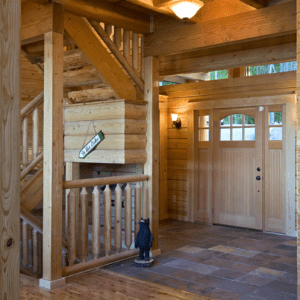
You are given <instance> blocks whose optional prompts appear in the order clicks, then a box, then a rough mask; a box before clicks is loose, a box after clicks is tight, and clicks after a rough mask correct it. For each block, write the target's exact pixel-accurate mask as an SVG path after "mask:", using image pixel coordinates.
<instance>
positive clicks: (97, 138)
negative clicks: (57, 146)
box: [78, 131, 104, 159]
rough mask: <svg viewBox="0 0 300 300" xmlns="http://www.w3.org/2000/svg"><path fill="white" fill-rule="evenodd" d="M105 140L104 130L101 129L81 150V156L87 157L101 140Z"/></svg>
mask: <svg viewBox="0 0 300 300" xmlns="http://www.w3.org/2000/svg"><path fill="white" fill-rule="evenodd" d="M103 140H104V135H103V132H102V131H99V132H98V133H97V134H96V135H95V136H94V137H93V138H92V139H91V140H90V141H89V142H88V143H87V144H86V145H85V146H84V147H83V148H82V149H81V150H80V152H79V156H78V157H79V158H82V159H83V158H85V157H87V155H89V154H90V153H91V152H92V151H93V150H94V149H95V148H96V147H97V145H99V143H100V142H101V141H103Z"/></svg>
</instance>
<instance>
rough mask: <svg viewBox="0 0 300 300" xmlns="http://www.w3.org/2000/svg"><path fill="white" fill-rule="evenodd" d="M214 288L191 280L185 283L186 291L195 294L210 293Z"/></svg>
mask: <svg viewBox="0 0 300 300" xmlns="http://www.w3.org/2000/svg"><path fill="white" fill-rule="evenodd" d="M213 290H215V288H214V287H209V286H206V285H204V284H201V283H194V282H191V283H189V284H188V285H187V288H186V291H187V292H190V293H193V294H197V295H205V294H207V293H210V292H211V291H213Z"/></svg>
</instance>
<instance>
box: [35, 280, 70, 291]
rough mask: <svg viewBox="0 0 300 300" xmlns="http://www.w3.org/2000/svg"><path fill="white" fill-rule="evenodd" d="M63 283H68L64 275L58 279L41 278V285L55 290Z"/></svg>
mask: <svg viewBox="0 0 300 300" xmlns="http://www.w3.org/2000/svg"><path fill="white" fill-rule="evenodd" d="M63 285H66V279H65V278H64V277H63V278H60V279H57V280H51V281H49V280H45V279H43V278H41V279H40V280H39V286H40V287H42V288H44V289H47V290H53V289H55V288H58V287H60V286H63Z"/></svg>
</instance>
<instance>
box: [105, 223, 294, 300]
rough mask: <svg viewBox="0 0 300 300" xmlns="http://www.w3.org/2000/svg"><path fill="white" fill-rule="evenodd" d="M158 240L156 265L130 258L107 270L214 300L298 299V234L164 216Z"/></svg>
mask: <svg viewBox="0 0 300 300" xmlns="http://www.w3.org/2000/svg"><path fill="white" fill-rule="evenodd" d="M159 238H160V242H159V243H160V249H161V250H162V254H161V255H160V256H159V257H156V258H155V264H154V266H153V267H151V268H137V267H135V266H133V260H128V261H125V262H122V263H118V264H114V265H110V266H107V267H105V268H108V269H110V270H111V271H115V272H118V273H122V274H125V275H128V276H131V277H135V278H138V279H142V280H145V281H149V282H154V283H158V284H161V285H164V286H168V287H172V288H176V289H181V290H185V291H189V292H192V293H195V294H198V295H204V296H206V297H210V298H211V299H222V300H229V299H231V300H237V299H239V300H251V299H252V300H254V299H265V300H281V299H282V300H292V299H295V300H296V299H297V261H296V260H297V247H296V238H294V237H288V236H285V235H277V234H271V233H264V232H260V231H255V230H250V229H241V228H232V227H225V226H215V225H214V226H212V225H204V224H200V223H189V222H181V221H174V220H165V221H163V222H162V223H161V224H160V230H159Z"/></svg>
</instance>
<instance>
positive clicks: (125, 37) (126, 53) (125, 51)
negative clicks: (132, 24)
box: [123, 29, 130, 62]
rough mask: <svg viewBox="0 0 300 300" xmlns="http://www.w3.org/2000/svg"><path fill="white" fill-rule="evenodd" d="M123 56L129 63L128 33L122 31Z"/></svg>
mask: <svg viewBox="0 0 300 300" xmlns="http://www.w3.org/2000/svg"><path fill="white" fill-rule="evenodd" d="M123 55H124V57H125V58H126V59H127V61H128V62H129V60H130V31H128V30H125V29H124V33H123Z"/></svg>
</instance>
